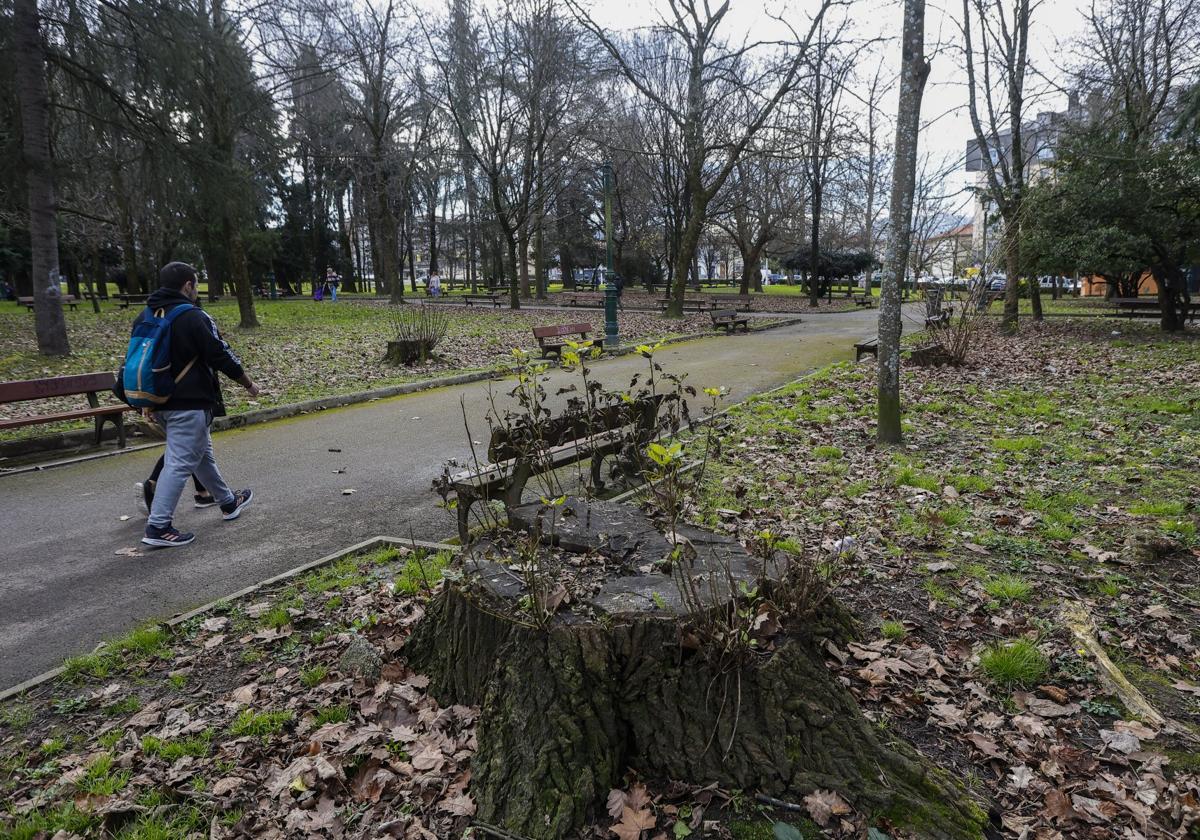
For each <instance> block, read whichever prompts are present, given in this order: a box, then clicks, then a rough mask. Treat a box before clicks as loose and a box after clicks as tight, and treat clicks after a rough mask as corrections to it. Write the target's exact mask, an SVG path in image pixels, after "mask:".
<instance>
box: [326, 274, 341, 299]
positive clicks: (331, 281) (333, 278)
mask: <svg viewBox="0 0 1200 840" xmlns="http://www.w3.org/2000/svg"><path fill="white" fill-rule="evenodd" d="M341 282H342V278H341V277H339V276H338V273H337V272H336V271H334V270H333V268H332V267H330V268H327V269H325V288H326V289H328V290H329V299H330V300H331V301H333V302H334V303H337V290H338V285H339V284H341Z"/></svg>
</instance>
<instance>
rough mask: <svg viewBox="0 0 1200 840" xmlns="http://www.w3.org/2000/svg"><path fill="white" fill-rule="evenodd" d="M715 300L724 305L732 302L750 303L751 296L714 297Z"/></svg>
mask: <svg viewBox="0 0 1200 840" xmlns="http://www.w3.org/2000/svg"><path fill="white" fill-rule="evenodd" d="M713 300H718V301H721V302H722V303H723V302H725V301H727V300H731V301H737V302H738V303H749V302H750V295H713Z"/></svg>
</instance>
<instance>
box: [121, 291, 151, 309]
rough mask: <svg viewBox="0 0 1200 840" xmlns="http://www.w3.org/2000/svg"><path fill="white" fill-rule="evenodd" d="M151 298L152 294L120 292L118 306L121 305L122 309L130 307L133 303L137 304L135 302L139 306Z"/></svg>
mask: <svg viewBox="0 0 1200 840" xmlns="http://www.w3.org/2000/svg"><path fill="white" fill-rule="evenodd" d="M149 299H150V295H126V294H119V295H117V306H119V307H121V308H122V309H128V308H129V307H130V305H131V304H135V303H136V304H137V305H138V306H145V305H146V301H148V300H149Z"/></svg>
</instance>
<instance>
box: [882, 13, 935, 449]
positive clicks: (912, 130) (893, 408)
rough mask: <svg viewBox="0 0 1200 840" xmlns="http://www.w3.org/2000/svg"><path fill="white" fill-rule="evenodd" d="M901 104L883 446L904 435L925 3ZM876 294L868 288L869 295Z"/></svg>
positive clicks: (912, 39) (885, 310) (885, 317)
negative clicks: (904, 351)
mask: <svg viewBox="0 0 1200 840" xmlns="http://www.w3.org/2000/svg"><path fill="white" fill-rule="evenodd" d="M901 49H902V54H901V62H900V102H899V105H898V111H897V115H896V164H895V174H894V177H893V180H892V199H891V208H890V214H891V215H890V218H891V229H892V233H891V237H890V244H889V246H888V251H889V253H888V257H887V269H886V271H885V273H884V275H883V285H882V288H881V289H880V293H879V350H878V354H879V372H878V376H879V379H878V382H879V384H878V389H879V419H878V425H877V427H876V437H877V438H878V440H879V442H880V443H899V442H900V440H901V431H900V332H901V329H902V326H903V325H902V324H901V321H900V284H901V283H902V282H903V281H904V267H905V266H906V265H908V249H909V244H910V243H909V239H910V237H911V235H912V224H911V222H912V205H913V193H914V192H915V190H916V182H917V144H918V142H919V140H920V130H921V97H922V95H923V94H924V92H925V80H926V79H927V78H928V77H929V62H927V61H926V60H925V0H905V3H904V40H903V43H902V45H901ZM869 293H870V290H869V289H868V294H869Z"/></svg>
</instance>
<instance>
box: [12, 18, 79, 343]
mask: <svg viewBox="0 0 1200 840" xmlns="http://www.w3.org/2000/svg"><path fill="white" fill-rule="evenodd" d="M13 41H14V47H15V50H14V52H13V55H14V58H15V59H16V65H17V73H16V76H17V99H18V101H19V102H20V106H21V150H22V152H23V156H24V164H25V179H26V183H27V185H28V190H29V244H30V250H31V251H32V252H33V311H34V330H35V332H36V334H37V345H38V352H39V353H41V354H43V355H45V356H66V355H68V354H70V352H71V343H70V341H69V340H68V338H67V319H66V317H65V316H64V315H63V306H62V290H61V288H60V287H59V284H58V230H57V222H56V220H55V209H56V207H55V198H54V170H53V164H52V162H51V159H50V96H49V93H48V92H47V89H46V55H45V49H44V46H43V44H42V35H41V32H40V30H39V28H38V8H37V0H14V2H13Z"/></svg>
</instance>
